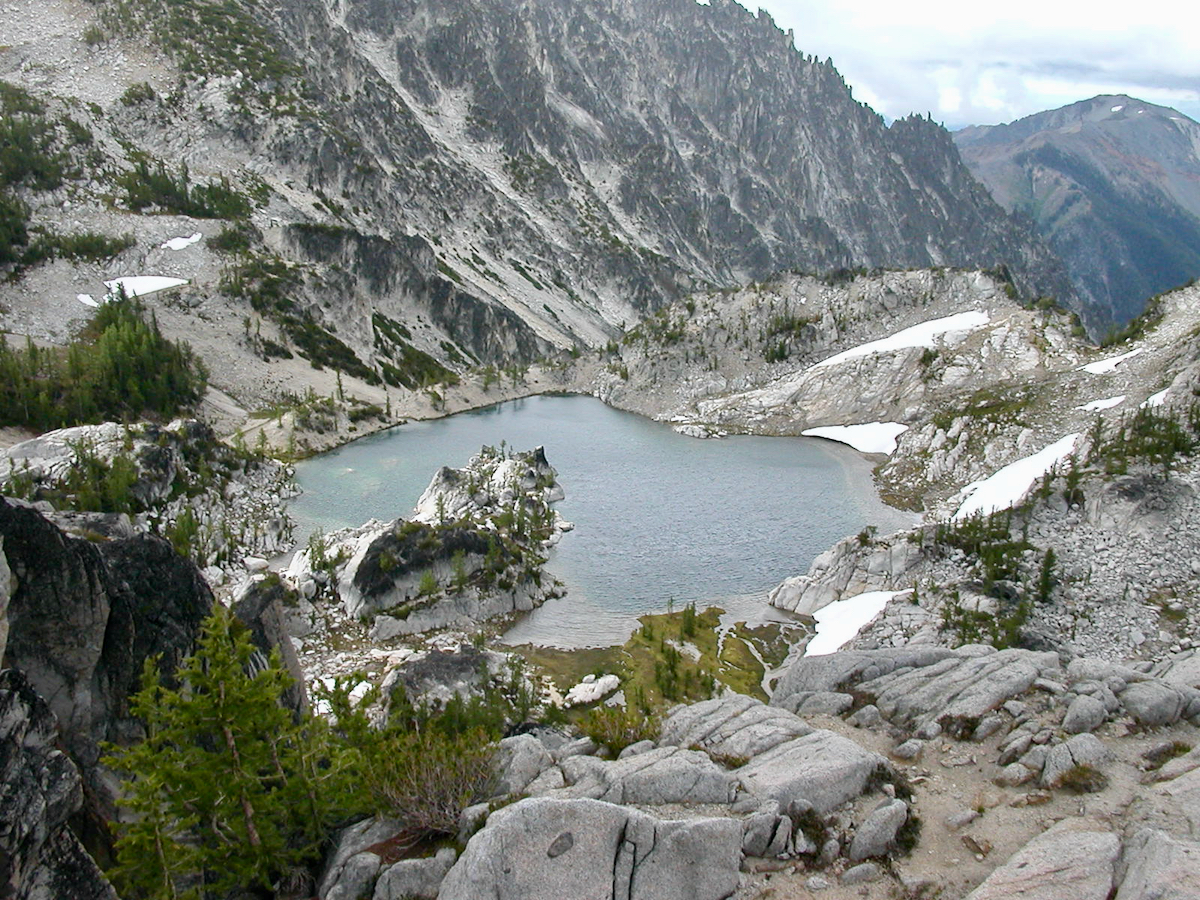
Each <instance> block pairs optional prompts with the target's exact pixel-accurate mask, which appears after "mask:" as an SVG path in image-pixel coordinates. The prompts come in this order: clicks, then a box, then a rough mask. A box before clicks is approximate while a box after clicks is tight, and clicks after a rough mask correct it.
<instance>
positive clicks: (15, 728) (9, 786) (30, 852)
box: [0, 669, 116, 900]
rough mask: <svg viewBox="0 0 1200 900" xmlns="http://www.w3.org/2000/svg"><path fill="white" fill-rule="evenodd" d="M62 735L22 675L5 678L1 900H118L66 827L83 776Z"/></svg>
mask: <svg viewBox="0 0 1200 900" xmlns="http://www.w3.org/2000/svg"><path fill="white" fill-rule="evenodd" d="M57 744H58V727H57V722H56V721H55V718H54V714H53V713H52V712H51V711H50V707H49V706H48V705H47V703H46V701H44V700H43V699H42V698H41V697H39V696H38V695H37V692H36V691H34V689H33V688H32V687H31V686H30V684H29V682H28V680H27V679H26V678H25V677H24V675H22V674H21V673H20V672H17V671H15V670H12V669H7V670H5V671H3V672H0V823H2V824H0V896H4V897H6V898H10V897H11V898H14V900H57V898H66V897H70V898H72V900H76V898H78V900H101V898H103V900H116V893H115V892H114V891H113V889H112V887H111V886H110V885H109V884H108V881H107V880H106V879H105V878H104V876H103V875H102V874H101V872H100V870H99V869H98V868H97V866H96V864H95V862H93V860H92V858H91V857H90V856H88V854H87V852H86V851H85V850H84V849H83V847H82V845H81V844H80V843H79V841H78V839H77V838H76V837H75V836H74V835H73V834H72V833H71V831H70V830H69V829H68V827H67V819H68V817H69V816H71V814H72V813H74V812H75V811H76V810H78V809H79V807H80V805H81V804H82V802H83V790H82V784H81V780H80V777H79V770H78V769H76V768H75V764H74V763H73V762H71V759H70V757H68V756H67V755H66V754H65V753H63V752H62V751H61V750H59V749H58V747H57Z"/></svg>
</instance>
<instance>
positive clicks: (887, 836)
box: [847, 800, 908, 862]
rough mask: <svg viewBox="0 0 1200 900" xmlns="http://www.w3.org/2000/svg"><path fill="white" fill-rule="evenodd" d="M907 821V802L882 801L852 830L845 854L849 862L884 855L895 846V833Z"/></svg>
mask: <svg viewBox="0 0 1200 900" xmlns="http://www.w3.org/2000/svg"><path fill="white" fill-rule="evenodd" d="M906 821H908V804H907V803H905V802H904V801H903V800H892V801H891V802H889V803H884V804H883V805H882V806H880V807H879V808H878V809H876V810H875V811H874V812H872V813H871V814H870V815H869V816H867V818H866V819H865V820H864V821H863V823H862V824H861V825H859V826H858V830H857V831H856V832H854V840H852V841H851V842H850V852H849V853H848V854H847V855H848V856H849V858H850V861H851V862H860V861H862V860H864V859H871V858H873V857H876V856H886V855H887V854H888V853H890V852H891V851H892V850H894V849H895V848H896V833H897V832H898V831H899V830H900V829H901V827H903V825H904V823H905V822H906Z"/></svg>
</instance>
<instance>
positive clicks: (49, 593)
mask: <svg viewBox="0 0 1200 900" xmlns="http://www.w3.org/2000/svg"><path fill="white" fill-rule="evenodd" d="M0 535H3V539H4V554H5V556H6V557H7V561H8V565H9V568H10V569H11V570H12V577H13V583H14V585H15V586H14V588H13V591H12V597H11V600H10V602H9V607H8V612H7V619H8V624H9V629H10V630H9V636H8V646H7V648H6V650H5V653H4V659H3V666H4V668H16V669H20V670H21V671H22V672H23V673H24V674H25V675H26V676H27V677H28V679H29V682H30V684H31V685H32V686H33V688H34V689H35V690H36V691H37V692H38V693H39V694H41V695H42V696H43V697H45V698H46V701H47V703H48V704H49V706H50V709H51V710H52V711H53V712H54V714H55V716H56V717H57V718H58V721H59V725H60V728H61V730H62V736H63V742H64V744H65V745H66V747H67V749H68V750H69V751H70V752H71V755H72V756H73V757H74V758H75V760H76V761H77V762H79V763H80V764H81V765H83V766H84V767H85V768H90V767H91V766H94V765H95V764H96V761H97V759H98V757H99V748H98V744H99V742H100V741H104V740H118V739H120V738H121V737H122V736H123V733H124V730H125V729H126V728H127V727H128V723H129V720H128V708H127V707H128V697H129V694H130V693H131V692H132V691H133V690H136V688H137V681H138V678H139V677H140V675H141V668H142V662H143V661H144V660H145V659H146V658H147V657H148V656H151V655H158V654H161V656H162V666H163V668H164V670H166V671H170V670H172V669H174V667H175V665H176V664H177V663H178V662H179V661H180V660H181V659H182V658H183V657H184V656H186V655H187V654H188V653H190V652H191V650H192V648H193V645H194V642H195V639H196V635H197V634H198V633H199V628H200V622H201V621H202V620H203V619H204V617H205V616H206V615H207V614H208V611H209V608H210V607H211V605H212V592H211V591H210V590H209V588H208V585H206V584H205V583H204V581H203V579H202V578H201V577H200V573H199V571H198V570H197V569H196V567H195V565H193V564H192V563H190V562H188V561H187V560H186V559H184V558H183V557H181V556H179V555H178V554H177V553H175V552H174V551H173V550H172V549H171V547H170V545H169V544H167V542H166V541H164V540H162V539H160V538H156V537H152V536H149V535H138V536H136V537H132V538H126V539H124V540H101V541H99V542H93V541H90V540H85V539H82V538H73V537H68V536H67V535H66V534H65V533H63V532H62V531H60V530H59V529H58V528H57V527H55V526H54V525H53V524H51V523H50V522H49V521H47V520H46V519H45V518H44V517H43V516H42V515H41V514H40V513H39V512H38V511H37V510H34V509H30V508H28V507H23V506H18V505H15V504H13V503H10V502H9V501H7V500H3V499H0Z"/></svg>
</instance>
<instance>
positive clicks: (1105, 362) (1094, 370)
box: [1079, 347, 1142, 375]
mask: <svg viewBox="0 0 1200 900" xmlns="http://www.w3.org/2000/svg"><path fill="white" fill-rule="evenodd" d="M1141 352H1142V348H1141V347H1138V348H1137V349H1136V350H1130V351H1129V352H1128V353H1122V354H1121V355H1120V356H1110V357H1109V358H1108V359H1102V360H1100V361H1099V362H1094V363H1088V364H1087V365H1086V366H1080V367H1079V370H1080V371H1081V372H1088V373H1090V374H1092V375H1107V374H1108V373H1109V372H1112V371H1113V370H1114V369H1116V367H1117V366H1119V365H1120V364H1121V363H1123V362H1125V360H1127V359H1132V358H1133V357H1135V356H1137V355H1138V354H1139V353H1141Z"/></svg>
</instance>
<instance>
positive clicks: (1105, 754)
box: [1042, 734, 1113, 787]
mask: <svg viewBox="0 0 1200 900" xmlns="http://www.w3.org/2000/svg"><path fill="white" fill-rule="evenodd" d="M1112 758H1113V755H1112V752H1111V751H1110V750H1109V749H1108V748H1107V747H1105V746H1104V744H1102V743H1101V742H1100V739H1099V738H1098V737H1096V736H1095V735H1094V734H1077V735H1075V736H1074V737H1072V738H1069V739H1068V740H1066V741H1064V742H1063V743H1061V744H1058V745H1057V746H1055V747H1052V748H1051V749H1050V752H1049V753H1048V754H1046V761H1045V763H1044V764H1043V766H1042V784H1043V785H1045V786H1046V787H1058V785H1059V784H1061V783H1062V780H1063V776H1064V775H1066V774H1067V773H1068V772H1069V771H1071V770H1072V769H1074V768H1075V767H1076V766H1089V767H1090V768H1093V769H1099V768H1100V767H1101V766H1103V765H1105V764H1106V763H1108V762H1111V761H1112Z"/></svg>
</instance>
